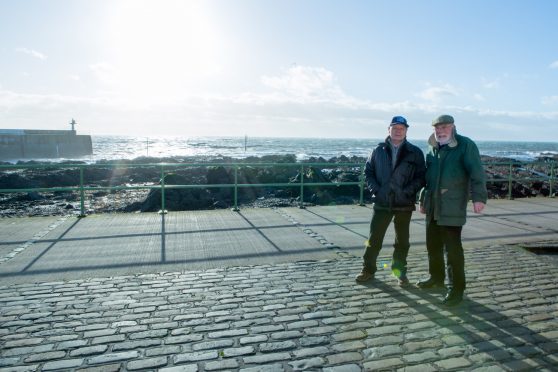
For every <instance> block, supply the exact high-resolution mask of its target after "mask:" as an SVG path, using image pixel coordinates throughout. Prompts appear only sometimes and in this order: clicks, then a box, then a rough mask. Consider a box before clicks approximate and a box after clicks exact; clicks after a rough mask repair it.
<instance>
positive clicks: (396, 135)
mask: <svg viewBox="0 0 558 372" xmlns="http://www.w3.org/2000/svg"><path fill="white" fill-rule="evenodd" d="M388 131H389V137H390V138H391V141H392V142H393V143H395V144H396V145H397V144H399V143H400V142H402V141H403V140H404V139H405V137H406V136H407V127H406V126H404V125H403V124H395V125H390V126H389V129H388Z"/></svg>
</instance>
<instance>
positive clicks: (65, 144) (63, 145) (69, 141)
mask: <svg viewBox="0 0 558 372" xmlns="http://www.w3.org/2000/svg"><path fill="white" fill-rule="evenodd" d="M92 153H93V145H92V142H91V136H89V135H77V134H76V132H75V131H73V130H21V129H2V130H0V159H1V160H17V159H42V158H67V157H72V156H84V155H91V154H92Z"/></svg>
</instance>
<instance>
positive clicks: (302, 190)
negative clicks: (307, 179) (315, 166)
mask: <svg viewBox="0 0 558 372" xmlns="http://www.w3.org/2000/svg"><path fill="white" fill-rule="evenodd" d="M298 207H299V208H300V209H304V164H301V165H300V205H299V206H298Z"/></svg>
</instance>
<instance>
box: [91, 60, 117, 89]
mask: <svg viewBox="0 0 558 372" xmlns="http://www.w3.org/2000/svg"><path fill="white" fill-rule="evenodd" d="M89 68H90V69H91V70H92V71H93V73H94V74H95V76H96V77H97V79H98V80H99V81H101V82H102V83H103V84H108V85H112V84H114V83H116V76H117V74H116V69H115V68H114V67H113V66H112V65H111V64H109V63H106V62H99V63H95V64H92V65H90V66H89Z"/></svg>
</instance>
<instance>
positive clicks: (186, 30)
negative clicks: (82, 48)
mask: <svg viewBox="0 0 558 372" xmlns="http://www.w3.org/2000/svg"><path fill="white" fill-rule="evenodd" d="M111 15H112V16H111V19H110V23H111V27H110V29H111V32H110V35H109V37H110V42H111V45H112V48H111V49H112V53H113V56H114V63H115V64H116V66H115V69H116V71H117V72H116V74H115V82H114V83H115V86H117V87H118V88H119V90H121V91H122V92H123V93H124V92H125V93H126V94H131V95H134V96H138V95H142V94H147V95H149V96H151V97H152V98H153V93H157V94H158V96H159V97H162V96H167V97H168V96H173V97H176V96H177V95H187V94H189V93H193V92H195V91H196V90H197V89H199V85H200V83H202V82H203V80H204V79H209V78H211V77H215V76H216V75H217V74H218V73H219V72H220V70H221V68H222V67H221V61H222V60H223V57H222V56H221V55H220V54H221V53H222V48H221V46H222V42H221V40H220V36H219V30H218V29H217V26H216V22H214V21H213V20H212V18H211V14H210V11H209V10H208V9H207V8H206V7H204V3H203V2H199V1H179V0H163V1H148V0H143V1H137V0H133V1H132V0H130V1H122V2H116V3H114V4H113V7H112V14H111Z"/></svg>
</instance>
